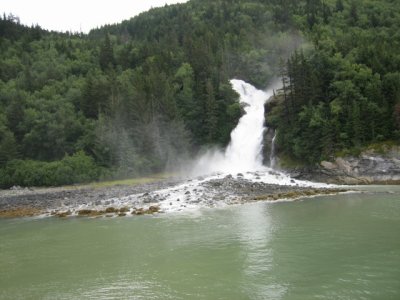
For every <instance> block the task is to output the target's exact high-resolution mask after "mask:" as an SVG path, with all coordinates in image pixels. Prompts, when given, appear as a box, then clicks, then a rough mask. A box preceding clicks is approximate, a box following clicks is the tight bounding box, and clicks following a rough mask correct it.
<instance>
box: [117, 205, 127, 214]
mask: <svg viewBox="0 0 400 300" xmlns="http://www.w3.org/2000/svg"><path fill="white" fill-rule="evenodd" d="M128 211H129V207H127V206H124V207H121V208H120V209H119V212H120V213H126V212H128Z"/></svg>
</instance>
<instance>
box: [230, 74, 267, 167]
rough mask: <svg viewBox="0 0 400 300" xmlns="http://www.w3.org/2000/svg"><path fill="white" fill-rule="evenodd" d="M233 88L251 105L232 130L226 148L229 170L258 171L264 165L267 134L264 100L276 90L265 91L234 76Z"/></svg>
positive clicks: (243, 101) (241, 99)
mask: <svg viewBox="0 0 400 300" xmlns="http://www.w3.org/2000/svg"><path fill="white" fill-rule="evenodd" d="M231 83H232V87H233V89H234V90H235V91H236V92H237V93H238V94H239V95H240V102H241V103H245V104H246V105H247V106H246V107H245V108H244V110H245V112H246V114H245V115H244V116H243V117H242V118H241V119H240V120H239V124H238V125H237V127H236V128H235V129H234V130H233V131H232V133H231V142H230V144H229V146H228V148H227V149H226V152H225V160H226V164H225V165H226V168H227V169H226V170H224V171H236V170H237V171H255V170H259V169H260V168H262V155H261V151H262V145H263V137H264V104H265V102H266V101H267V100H268V99H269V97H271V96H272V90H269V91H266V92H264V91H261V90H257V89H256V88H255V87H254V86H252V85H250V84H248V83H246V82H244V81H242V80H236V79H234V80H231Z"/></svg>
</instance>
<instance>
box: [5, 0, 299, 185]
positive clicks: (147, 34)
mask: <svg viewBox="0 0 400 300" xmlns="http://www.w3.org/2000/svg"><path fill="white" fill-rule="evenodd" d="M271 7H272V4H270V3H268V2H267V3H262V2H258V1H191V2H189V3H186V4H182V5H173V6H166V7H164V8H158V9H152V10H151V11H149V12H147V13H143V14H141V15H140V16H137V17H135V18H133V19H131V20H128V21H124V22H122V23H121V24H116V25H113V26H105V27H103V28H100V29H97V30H93V31H91V32H90V33H89V34H87V35H85V34H72V33H57V32H48V31H45V30H42V29H40V28H39V27H37V26H36V27H32V28H29V27H26V26H23V25H21V24H19V22H18V19H17V18H16V17H14V16H12V15H10V16H3V18H2V19H1V20H0V51H1V53H2V55H1V57H0V108H1V109H0V132H1V138H0V169H1V171H0V172H1V173H0V175H1V176H0V186H1V187H9V186H11V185H13V184H16V185H31V184H34V185H53V184H54V185H58V184H63V183H68V184H69V183H71V182H79V181H81V179H82V180H83V179H84V180H94V179H97V178H99V176H100V177H119V178H124V177H128V176H135V175H139V174H147V173H154V172H159V171H161V170H163V169H164V168H165V167H166V166H168V165H174V164H175V163H176V160H177V159H178V158H182V157H184V156H185V155H188V154H193V153H194V152H196V151H197V150H198V149H200V148H201V147H202V146H204V145H208V144H218V145H221V146H225V145H226V144H227V143H228V141H229V135H230V132H231V130H232V129H233V128H234V126H235V125H236V123H237V121H238V119H239V117H240V116H241V114H242V109H241V107H240V105H239V104H238V101H237V100H238V99H237V97H238V96H237V94H236V93H235V92H234V91H233V90H232V88H231V86H230V84H229V79H231V78H233V77H238V78H243V79H246V80H248V81H251V82H252V83H254V84H256V85H258V86H260V87H262V86H265V85H266V84H267V82H268V80H270V79H271V78H272V77H273V76H274V74H276V71H277V69H276V64H275V61H277V60H278V58H279V57H281V56H282V55H283V56H286V57H288V55H289V53H290V51H291V50H293V49H294V48H295V47H297V46H298V44H299V43H300V38H296V39H293V34H292V33H289V32H288V31H287V29H286V26H281V25H279V24H278V23H276V20H275V18H274V16H273V13H272V11H271ZM77 153H79V155H77ZM71 160H78V161H84V162H85V164H86V165H87V166H91V167H90V168H87V169H82V168H78V169H76V170H75V169H74V170H73V171H72V172H73V173H74V174H80V173H81V172H83V175H82V176H75V175H71V176H66V178H65V180H64V181H63V180H59V179H56V178H55V179H54V182H52V181H51V179H49V178H52V176H53V173H52V172H53V171H54V172H59V173H62V170H63V168H64V167H65V166H64V164H65V162H66V161H71ZM56 162H57V163H56ZM92 168H94V169H95V170H92ZM47 170H53V171H49V174H42V173H46V172H47ZM37 173H40V174H42V175H38V174H37ZM24 174H25V175H24ZM24 176H26V177H29V178H23V177H24ZM33 177H34V178H33ZM41 178H42V179H41ZM57 178H59V177H57Z"/></svg>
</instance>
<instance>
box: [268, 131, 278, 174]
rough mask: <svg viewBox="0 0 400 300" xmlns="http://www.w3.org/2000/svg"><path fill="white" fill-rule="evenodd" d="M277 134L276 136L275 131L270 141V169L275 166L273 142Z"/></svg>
mask: <svg viewBox="0 0 400 300" xmlns="http://www.w3.org/2000/svg"><path fill="white" fill-rule="evenodd" d="M277 134H278V132H277V130H275V132H274V137H273V138H272V141H271V153H270V155H269V166H270V168H271V169H274V168H275V166H276V155H275V140H276V135H277Z"/></svg>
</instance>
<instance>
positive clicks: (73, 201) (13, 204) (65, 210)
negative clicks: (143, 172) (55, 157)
mask: <svg viewBox="0 0 400 300" xmlns="http://www.w3.org/2000/svg"><path fill="white" fill-rule="evenodd" d="M183 182H186V181H185V180H183V179H181V178H178V179H167V180H165V179H164V180H160V181H156V182H152V183H146V184H138V185H116V186H111V187H97V188H93V187H88V186H83V187H65V188H62V187H60V188H47V189H27V188H17V189H14V190H3V191H0V217H27V216H38V215H47V216H57V217H61V218H66V217H70V216H85V217H100V216H102V217H114V216H119V217H123V216H127V215H147V214H154V213H160V212H164V209H163V205H165V204H162V203H165V201H166V199H167V198H168V196H169V194H164V195H160V194H158V193H157V192H155V191H159V190H162V189H166V190H168V189H174V187H176V186H177V185H179V184H182V183H183ZM187 182H190V180H189V181H187ZM345 191H346V190H345V189H342V188H314V187H301V186H298V185H297V186H296V185H277V184H267V183H263V182H253V181H250V180H246V179H244V178H242V177H240V176H239V177H236V178H235V177H232V176H231V175H228V176H225V177H224V178H219V179H212V180H206V181H204V182H201V183H200V184H199V186H198V188H195V189H189V188H187V187H184V188H183V192H182V194H183V195H184V197H182V199H181V200H180V199H177V201H180V202H179V205H180V206H181V207H183V208H184V207H186V206H187V205H188V206H189V205H191V204H194V203H195V204H198V205H201V206H204V207H214V206H218V205H219V204H226V205H231V204H242V203H246V202H254V201H276V200H280V199H296V198H302V197H309V196H314V195H321V194H336V193H340V192H345ZM132 195H133V196H132ZM121 199H127V200H126V201H125V202H124V201H121ZM169 205H173V204H172V203H169Z"/></svg>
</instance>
